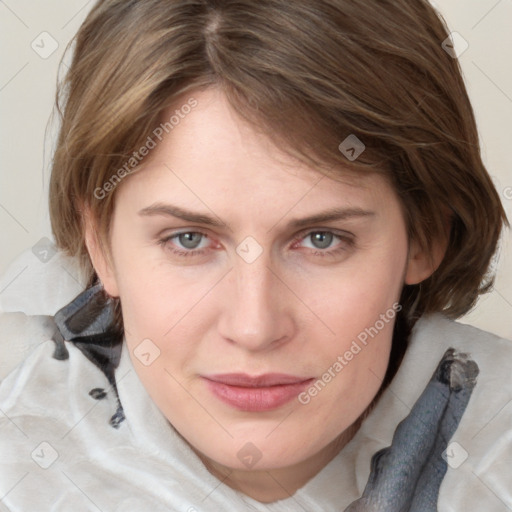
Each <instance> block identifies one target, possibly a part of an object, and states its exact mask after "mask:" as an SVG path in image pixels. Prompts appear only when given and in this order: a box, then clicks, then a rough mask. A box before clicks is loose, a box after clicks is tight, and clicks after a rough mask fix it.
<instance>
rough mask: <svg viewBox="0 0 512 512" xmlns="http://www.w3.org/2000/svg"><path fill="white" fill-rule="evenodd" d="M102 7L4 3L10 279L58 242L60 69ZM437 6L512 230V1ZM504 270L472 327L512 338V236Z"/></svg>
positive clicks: (470, 319)
mask: <svg viewBox="0 0 512 512" xmlns="http://www.w3.org/2000/svg"><path fill="white" fill-rule="evenodd" d="M92 5H93V2H92V1H89V2H86V1H84V0H66V1H63V0H61V1H58V0H47V1H45V2H35V1H34V0H4V1H1V2H0V34H1V36H0V38H1V50H0V51H1V53H0V55H1V58H2V66H1V74H0V116H1V120H2V121H1V125H0V130H1V132H0V144H1V146H0V147H1V155H2V165H1V168H0V237H1V238H0V239H1V242H0V247H1V249H0V274H1V273H3V271H4V270H5V269H6V268H7V266H8V265H9V263H10V262H11V261H12V260H13V259H14V258H16V256H17V255H18V254H20V253H21V252H22V251H24V250H25V249H27V248H30V247H32V246H33V245H34V244H36V243H37V242H38V241H39V240H40V239H41V238H42V237H45V236H46V237H48V238H51V231H50V226H49V220H48V209H47V184H48V169H49V161H50V157H51V150H52V146H53V138H54V135H55V126H53V127H51V126H49V125H48V121H49V117H50V114H51V111H52V107H53V101H54V94H55V84H56V77H57V66H58V62H59V60H60V58H61V56H62V54H63V52H64V49H65V47H66V45H67V43H68V41H69V40H70V39H71V37H72V36H73V35H74V34H75V32H76V31H77V29H78V28H79V26H80V23H81V22H82V20H83V19H84V17H85V16H86V14H87V12H88V10H89V9H90V8H91V7H92ZM435 5H436V7H437V8H438V9H439V10H440V11H441V13H442V14H443V15H444V16H445V18H446V20H447V21H448V24H449V27H450V30H452V31H456V32H458V33H459V34H460V35H461V36H462V37H463V38H464V40H466V41H467V43H468V44H469V46H468V48H467V50H466V51H465V52H464V53H463V54H462V55H461V56H460V62H461V66H462V68H463V72H464V76H465V79H466V83H467V86H468V91H469V94H470V97H471V99H472V102H473V106H474V109H475V113H476V117H477V121H478V124H479V128H480V134H481V141H482V152H483V157H484V160H485V162H486V164H487V166H488V169H489V172H490V174H491V175H492V177H493V179H494V181H495V183H496V187H497V189H498V191H499V193H500V194H501V197H502V201H503V204H504V205H505V208H506V210H507V213H508V215H509V218H510V219H511V220H512V170H511V169H512V154H511V151H510V150H511V146H512V127H511V124H512V65H511V62H512V32H511V30H510V20H512V0H499V1H498V0H465V1H464V2H462V1H460V0H438V1H437V2H436V3H435ZM45 33H46V34H45ZM441 43H442V41H440V42H439V44H441ZM56 45H58V47H57V48H56V50H55V51H54V52H53V53H51V51H52V50H53V46H56ZM48 53H51V55H47V54H48ZM64 69H65V68H64ZM497 267H498V274H497V280H496V286H495V290H494V291H493V292H492V293H491V294H489V295H487V296H485V297H483V298H482V299H481V300H480V302H479V303H478V305H477V307H476V309H475V310H474V311H472V312H471V313H470V314H469V315H467V316H465V317H464V318H463V319H462V321H463V322H465V323H470V324H472V325H475V326H477V327H480V328H482V329H485V330H488V331H491V332H494V333H496V334H498V335H501V336H503V337H507V338H512V243H511V234H510V232H507V233H506V237H505V238H504V239H503V243H502V248H501V251H500V258H499V261H498V262H497ZM0 293H1V290H0Z"/></svg>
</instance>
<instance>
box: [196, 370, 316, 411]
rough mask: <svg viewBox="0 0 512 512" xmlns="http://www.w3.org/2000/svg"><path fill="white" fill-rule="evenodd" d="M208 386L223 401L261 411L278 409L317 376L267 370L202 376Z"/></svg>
mask: <svg viewBox="0 0 512 512" xmlns="http://www.w3.org/2000/svg"><path fill="white" fill-rule="evenodd" d="M202 378H203V380H204V381H205V383H206V385H207V387H208V389H209V390H210V391H211V392H212V393H213V395H215V396H216V397H217V398H218V399H220V400H221V401H222V402H224V403H226V404H228V405H230V406H232V407H234V408H235V409H238V410H241V411H250V412H262V411H270V410H273V409H277V408H279V407H281V406H283V405H285V404H286V403H288V402H290V401H291V400H293V399H294V398H296V397H297V396H298V395H299V394H300V393H301V391H303V390H304V389H305V388H306V387H307V386H308V385H309V384H310V383H311V382H312V381H313V380H314V379H313V378H307V377H306V378H305V377H297V376H294V375H286V374H282V373H267V374H264V375H258V376H250V375H246V374H244V373H229V374H219V375H207V376H203V377H202Z"/></svg>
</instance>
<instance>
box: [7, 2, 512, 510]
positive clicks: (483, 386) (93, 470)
mask: <svg viewBox="0 0 512 512" xmlns="http://www.w3.org/2000/svg"><path fill="white" fill-rule="evenodd" d="M447 37H448V33H447V31H446V28H445V27H444V25H443V23H442V21H441V20H440V19H439V17H438V15H437V14H436V12H435V11H434V10H433V9H432V7H431V6H430V5H429V4H428V3H426V2H423V1H418V2H415V3H413V4H411V3H409V2H406V1H405V0H404V1H401V0H400V1H394V2H379V3H375V2H368V1H365V2H357V3H351V2H345V1H341V0H337V1H332V0H330V1H325V0H324V1H320V0H318V1H314V2H311V1H302V0H299V1H293V2H290V1H284V0H272V1H262V2H249V1H237V2H234V1H229V0H225V1H222V0H217V1H214V0H202V1H200V0H175V1H172V2H168V1H167V2H164V1H162V0H148V1H144V2H141V1H138V2H137V1H133V2H126V1H120V0H105V1H100V2H98V3H97V5H96V6H95V7H94V8H93V9H92V11H91V13H90V14H89V16H88V18H87V19H86V21H85V22H84V24H83V25H82V27H81V28H80V30H79V32H78V34H77V38H76V43H75V48H74V58H73V62H72V65H71V67H70V69H69V73H68V74H67V78H66V81H65V83H64V84H63V86H62V88H61V91H60V93H61V95H60V100H61V103H60V104H59V105H60V108H61V111H62V114H63V116H62V127H61V131H60V136H59V140H58V143H57V148H56V152H55V158H54V163H53V170H52V181H51V197H50V210H51V216H52V226H53V230H54V235H55V238H56V241H57V244H58V245H59V247H60V248H61V249H62V250H63V251H65V252H66V253H67V254H69V255H71V256H72V257H74V258H76V259H77V260H78V261H80V263H81V266H82V268H83V269H84V271H85V272H86V273H87V275H88V277H89V286H88V288H87V289H86V290H85V291H84V293H83V294H81V295H80V296H78V297H77V298H76V300H74V301H73V302H72V303H71V304H69V305H68V306H66V307H65V308H63V309H62V310H60V311H59V312H58V313H57V315H55V323H56V326H57V328H58V332H57V333H56V335H55V336H54V339H53V340H50V341H49V342H47V343H45V344H43V345H41V346H40V347H39V348H38V349H37V350H36V351H35V352H34V353H33V354H32V355H31V356H30V357H29V358H28V359H27V361H26V362H25V363H24V364H23V365H21V366H20V367H19V368H18V369H16V370H15V371H14V372H13V373H12V374H11V375H10V376H9V377H8V378H7V379H5V381H4V382H3V383H2V386H1V388H0V404H1V405H0V406H1V408H2V410H3V411H4V413H5V418H4V419H2V420H1V421H2V423H0V425H1V428H2V430H3V433H4V435H3V436H2V439H3V442H2V444H1V449H2V454H3V455H2V470H1V475H2V476H1V485H2V488H1V490H2V492H3V494H2V496H4V497H3V504H5V506H7V507H8V509H9V510H16V511H18V510H23V511H28V510H69V509H71V508H78V509H80V510H141V509H142V510H146V509H148V508H149V507H153V508H155V509H156V510H188V511H194V510H198V511H199V510H270V511H278V510H283V511H284V510H347V511H348V510H350V511H352V510H364V511H370V510H372V511H373V510H386V511H395V510H396V511H399V510H400V511H402V510H411V511H413V510H414V511H426V510H437V509H438V508H439V510H469V508H468V507H473V508H474V507H476V508H477V509H485V510H502V509H503V510H505V509H506V508H504V507H507V506H508V507H512V495H511V494H510V491H508V490H507V488H510V485H508V486H507V484H509V483H510V479H511V478H510V475H509V474H508V473H507V471H508V467H505V465H504V466H503V467H502V470H501V471H495V468H496V467H500V464H504V463H505V461H506V460H507V453H510V441H507V428H508V426H507V425H508V424H509V420H510V416H511V414H512V413H511V411H510V407H509V408H508V409H507V407H506V405H507V404H508V403H510V401H511V400H512V396H511V394H512V383H511V381H510V377H509V376H508V375H507V372H506V368H505V367H504V365H502V364H501V362H502V361H504V360H506V358H507V357H510V355H511V352H512V349H511V347H510V342H508V341H506V340H499V339H497V338H495V337H493V336H492V335H490V334H488V333H482V332H481V331H477V330H474V329H472V328H468V327H463V326H462V325H460V324H456V323H455V322H454V321H453V320H454V319H455V318H457V317H459V316H461V315H462V314H464V313H465V312H467V311H468V310H469V309H470V308H471V307H472V306H473V305H474V303H475V301H476V300H477V297H478V295H479V294H480V293H483V292H485V291H487V290H488V289H489V287H490V286H491V284H492V279H490V278H489V276H487V275H486V271H487V269H488V267H489V262H490V259H491V257H492V255H493V253H494V252H495V249H496V245H497V241H498V238H499V235H500V232H501V229H502V226H503V224H504V223H506V217H505V213H504V211H503V208H502V206H501V204H500V202H499V198H498V195H497V193H496V191H495V189H494V187H493V185H492V182H491V180H490V178H489V176H488V174H487V171H486V170H485V168H484V165H483V163H482V161H481V158H480V155H479V149H478V136H477V130H476V127H475V122H474V117H473V113H472V109H471V106H470V103H469V100H468V97H467V94H466V91H465V87H464V84H463V81H462V78H461V75H460V70H459V67H458V63H457V61H456V59H454V58H452V55H450V54H449V53H447V52H446V51H445V50H444V49H443V46H442V43H443V42H444V41H446V39H447ZM43 390H44V391H43ZM500 407H502V410H501V411H500ZM496 415H500V416H499V417H498V419H496V418H497V417H496ZM479 429H480V430H481V432H480V431H479ZM497 439H498V441H496V440H497ZM507 450H508V452H507ZM29 454H30V455H31V456H29ZM490 468H491V469H490ZM30 488H37V489H38V493H37V494H35V493H33V492H29V489H30ZM468 489H469V490H468ZM0 503H2V502H0ZM499 507H502V508H499Z"/></svg>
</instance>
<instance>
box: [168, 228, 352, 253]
mask: <svg viewBox="0 0 512 512" xmlns="http://www.w3.org/2000/svg"><path fill="white" fill-rule="evenodd" d="M315 233H327V234H332V235H334V236H335V237H336V238H339V239H340V240H341V241H342V242H343V243H344V244H346V246H348V247H346V246H344V245H343V244H341V245H340V246H339V247H337V248H335V249H331V250H328V249H325V250H322V249H317V250H313V249H310V250H313V255H314V256H319V257H326V256H337V255H338V254H339V253H342V252H345V251H346V250H347V249H350V248H352V247H354V246H355V241H354V239H353V238H352V237H351V236H348V235H346V234H343V235H342V234H341V233H338V232H336V231H332V230H331V231H329V230H326V229H325V230H322V229H315V230H310V231H307V232H303V233H301V234H300V235H298V236H297V237H296V238H294V240H293V244H295V243H297V242H302V241H303V240H305V239H306V238H307V237H308V236H311V235H313V234H315ZM186 234H198V235H202V236H203V237H204V238H208V235H207V234H206V233H203V232H201V231H180V232H178V233H173V234H171V235H169V236H166V237H165V238H162V239H160V240H159V241H158V243H159V244H160V245H161V246H163V247H166V248H167V247H168V244H169V242H170V241H171V240H172V239H174V238H177V237H179V236H180V235H186ZM207 250H208V248H206V249H190V250H182V249H170V251H171V252H172V253H173V254H175V255H176V256H178V257H180V258H187V257H191V256H201V255H203V254H205V253H206V251H207Z"/></svg>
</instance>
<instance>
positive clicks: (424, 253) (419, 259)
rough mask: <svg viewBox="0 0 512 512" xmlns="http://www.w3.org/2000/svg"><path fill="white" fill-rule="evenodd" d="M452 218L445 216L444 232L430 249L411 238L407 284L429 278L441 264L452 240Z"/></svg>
mask: <svg viewBox="0 0 512 512" xmlns="http://www.w3.org/2000/svg"><path fill="white" fill-rule="evenodd" d="M450 229H451V218H450V216H449V215H446V216H445V222H444V233H443V234H442V236H441V238H439V239H436V240H434V241H433V242H432V244H431V245H430V247H429V248H428V250H424V249H422V248H421V245H420V244H419V242H417V241H416V240H411V242H410V245H409V255H408V259H407V268H406V272H405V280H404V283H405V284H409V285H410V284H418V283H421V282H422V281H424V280H425V279H428V278H429V277H430V276H431V275H432V274H433V273H434V272H435V271H436V270H437V268H438V267H439V265H441V262H442V261H443V258H444V255H445V253H446V249H447V247H448V242H449V240H450Z"/></svg>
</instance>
